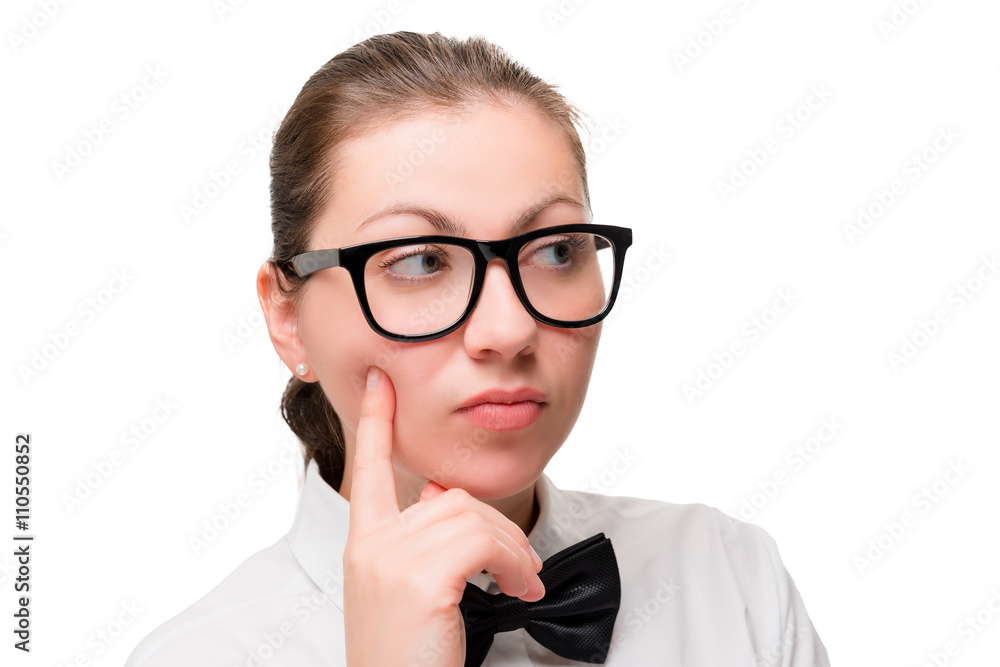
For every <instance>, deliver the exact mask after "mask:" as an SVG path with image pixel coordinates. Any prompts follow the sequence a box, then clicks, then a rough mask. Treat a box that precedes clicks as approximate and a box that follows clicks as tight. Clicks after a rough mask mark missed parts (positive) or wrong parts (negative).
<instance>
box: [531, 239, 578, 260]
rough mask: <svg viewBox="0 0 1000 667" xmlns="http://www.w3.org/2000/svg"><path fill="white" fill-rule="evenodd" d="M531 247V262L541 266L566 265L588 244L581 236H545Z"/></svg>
mask: <svg viewBox="0 0 1000 667" xmlns="http://www.w3.org/2000/svg"><path fill="white" fill-rule="evenodd" d="M539 243H540V245H536V246H535V247H533V248H530V249H529V252H530V257H529V263H530V264H535V265H539V266H556V267H558V266H566V265H567V264H570V263H571V262H572V261H573V260H574V258H575V255H576V254H577V253H578V252H579V251H581V250H582V249H583V248H584V247H586V245H587V241H586V240H585V239H584V238H582V237H581V236H561V237H558V238H556V237H545V238H543V239H539Z"/></svg>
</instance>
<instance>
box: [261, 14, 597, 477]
mask: <svg viewBox="0 0 1000 667" xmlns="http://www.w3.org/2000/svg"><path fill="white" fill-rule="evenodd" d="M476 102H486V103H491V104H495V105H498V106H502V107H505V108H510V109H513V110H520V109H524V108H527V109H533V110H535V111H537V112H539V113H540V114H541V115H542V116H543V117H545V118H548V119H549V120H551V121H553V122H554V123H555V124H556V126H557V127H559V128H561V129H562V131H563V132H564V133H565V136H566V139H567V140H568V142H569V146H570V149H571V151H572V153H573V157H574V160H575V162H576V164H577V166H578V168H579V177H580V180H581V182H582V186H583V192H584V196H585V199H586V204H587V207H588V208H589V207H590V194H589V191H588V189H587V165H586V156H585V154H584V150H583V145H582V143H581V141H580V137H579V135H578V134H577V131H576V127H575V124H580V123H581V121H582V120H587V121H589V119H587V118H586V117H585V116H583V114H581V113H580V112H579V111H578V110H577V109H576V108H575V107H574V106H573V105H572V104H570V103H569V102H568V101H567V100H566V99H565V98H564V97H563V96H562V95H561V94H560V93H558V92H557V91H556V87H555V86H554V85H551V84H549V83H546V82H545V81H543V80H541V79H540V78H539V77H537V76H535V75H534V74H532V73H531V72H530V71H529V70H528V69H527V68H525V67H523V66H522V65H520V64H518V63H516V62H514V61H513V60H512V59H511V58H510V57H509V56H508V55H507V54H506V52H504V51H503V50H502V49H501V48H500V47H498V46H496V45H495V44H492V43H490V42H489V41H487V40H486V39H485V38H483V37H481V36H478V35H476V36H473V37H470V38H468V39H465V40H459V39H456V38H453V37H445V36H443V35H441V33H437V32H435V33H433V34H422V33H416V32H406V31H401V32H395V33H391V34H383V35H375V36H373V37H371V38H369V39H366V40H365V41H363V42H360V43H358V44H355V45H354V46H352V47H350V48H349V49H347V50H346V51H343V52H342V53H340V54H338V55H336V56H334V57H333V58H332V59H331V60H330V61H329V62H328V63H326V64H325V65H323V67H321V68H320V69H319V71H317V72H316V73H315V74H313V75H312V76H311V77H310V78H309V80H308V81H306V83H305V85H304V86H303V87H302V90H301V91H300V92H299V94H298V96H297V97H296V98H295V101H294V102H293V103H292V106H291V108H290V109H289V110H288V113H287V114H286V115H285V118H284V120H283V121H282V122H281V126H280V127H279V128H278V130H277V132H276V133H275V136H274V147H273V149H272V150H271V163H270V164H271V231H272V233H273V234H274V248H273V251H272V253H271V257H270V258H269V260H268V261H270V262H271V263H272V264H274V265H276V267H278V268H279V269H280V271H278V272H277V274H278V280H277V281H276V283H277V289H278V291H279V292H280V293H281V295H282V297H283V298H285V299H287V301H288V303H289V304H290V305H291V306H292V307H293V308H298V306H299V304H300V303H301V296H302V285H303V284H304V282H305V281H304V279H303V278H299V277H298V276H297V275H296V274H295V273H294V272H292V271H289V270H287V269H286V268H285V266H284V263H285V262H287V261H288V260H289V259H291V258H292V257H294V256H295V255H297V254H299V253H302V252H306V251H307V250H310V248H309V239H310V237H311V235H312V231H313V229H314V228H315V224H316V220H317V218H318V216H319V213H320V212H321V211H322V210H323V208H324V206H325V205H326V203H327V202H328V201H329V200H330V198H331V197H332V196H333V195H334V193H333V192H332V191H331V190H332V188H331V183H333V181H334V179H335V178H336V175H337V173H338V170H339V169H340V168H341V166H340V163H339V159H338V157H339V156H338V153H337V149H338V148H339V147H340V145H341V144H342V143H343V142H345V141H347V140H349V139H352V138H355V137H358V136H360V135H363V134H365V133H367V132H371V131H373V130H375V129H377V128H378V127H381V126H384V125H386V124H388V123H391V122H394V121H399V120H403V119H406V118H409V117H413V116H415V115H418V114H420V113H425V112H428V111H432V110H461V109H464V108H466V107H468V106H470V105H472V104H474V103H476ZM282 277H283V278H284V281H283V280H282ZM283 282H287V286H286V285H285V284H283ZM281 415H282V417H284V419H285V421H286V422H287V423H288V426H289V427H290V428H291V429H292V431H293V432H294V433H295V435H296V436H298V438H299V440H301V441H302V445H303V447H304V454H305V462H306V465H308V464H309V461H310V460H311V459H315V460H316V463H317V464H318V466H319V472H320V474H321V475H322V477H323V479H324V480H326V482H327V484H329V485H330V486H331V487H333V488H334V489H337V490H339V489H340V484H341V481H342V480H343V476H344V437H343V430H342V427H341V424H340V418H339V417H338V416H337V413H336V411H335V410H334V409H333V406H332V405H331V404H330V401H329V399H328V398H327V397H326V394H325V393H324V392H323V389H322V387H321V386H320V384H319V383H318V382H303V381H302V380H300V379H298V378H297V377H296V376H295V375H292V378H291V379H290V380H289V381H288V386H287V387H286V388H285V393H284V395H283V396H282V398H281Z"/></svg>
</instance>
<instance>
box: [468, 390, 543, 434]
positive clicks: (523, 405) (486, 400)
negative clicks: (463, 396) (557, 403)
mask: <svg viewBox="0 0 1000 667" xmlns="http://www.w3.org/2000/svg"><path fill="white" fill-rule="evenodd" d="M544 401H545V394H543V393H541V392H540V391H537V390H535V389H531V388H529V387H522V388H519V389H514V390H505V389H488V390H486V391H484V392H482V393H479V394H476V395H475V396H473V397H472V398H470V399H468V400H467V401H466V402H465V403H463V404H462V406H461V407H460V408H458V410H457V411H456V412H458V413H459V414H460V415H462V416H463V417H465V418H466V419H468V420H469V421H471V422H472V423H474V424H476V425H477V426H480V427H481V428H485V429H487V430H490V431H513V430H517V429H522V428H527V427H528V426H531V425H532V424H534V423H535V422H536V421H537V420H538V418H539V416H541V413H542V406H543V405H544V404H545V403H544Z"/></svg>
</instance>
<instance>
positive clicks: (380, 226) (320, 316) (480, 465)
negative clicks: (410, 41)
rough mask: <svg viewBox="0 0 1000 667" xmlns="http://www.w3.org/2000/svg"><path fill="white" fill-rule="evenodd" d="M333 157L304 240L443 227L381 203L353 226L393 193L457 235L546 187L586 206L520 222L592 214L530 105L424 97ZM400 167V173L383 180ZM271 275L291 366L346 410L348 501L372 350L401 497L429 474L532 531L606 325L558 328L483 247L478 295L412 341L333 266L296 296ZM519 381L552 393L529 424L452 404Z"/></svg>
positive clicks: (360, 238) (548, 128) (559, 146)
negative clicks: (462, 318)
mask: <svg viewBox="0 0 1000 667" xmlns="http://www.w3.org/2000/svg"><path fill="white" fill-rule="evenodd" d="M442 137H443V138H442ZM421 146H422V147H423V151H422V152H419V151H420V148H419V147H421ZM428 146H432V148H428ZM418 152H419V153H418ZM341 156H342V159H343V169H342V170H341V171H340V175H339V177H338V178H337V179H336V180H335V182H334V183H333V193H334V196H332V197H331V198H330V199H331V200H330V201H329V203H328V205H327V207H326V208H325V210H323V211H322V214H321V216H320V218H319V220H318V224H317V226H316V228H315V230H314V232H313V236H312V239H311V242H310V245H309V248H310V249H311V250H315V249H324V248H339V247H343V246H347V245H352V244H356V243H362V242H366V241H374V240H379V239H386V238H394V237H399V236H408V235H412V234H434V233H442V232H438V231H437V230H436V229H435V228H434V227H433V226H432V225H431V223H430V222H428V221H427V220H425V219H424V218H422V217H419V216H417V215H414V214H402V215H392V216H389V217H383V218H379V219H377V220H374V221H371V222H369V223H367V224H366V225H364V226H363V227H361V228H360V229H358V225H359V224H360V222H361V221H362V220H364V219H365V218H366V217H368V216H369V215H371V214H373V213H374V212H376V211H378V210H380V209H383V208H385V207H386V206H388V205H390V204H394V203H399V202H406V203H415V204H419V205H422V206H426V207H428V208H433V209H436V210H439V211H442V212H444V213H446V214H448V215H449V216H450V217H452V218H453V219H455V220H457V221H458V222H459V223H460V224H462V225H463V226H464V228H465V231H464V233H461V234H458V235H460V236H465V237H469V238H476V239H498V238H507V237H509V236H512V235H513V233H512V232H511V225H512V222H513V220H514V218H515V217H516V215H517V214H519V213H520V212H521V211H522V210H524V209H525V208H527V207H530V206H531V205H532V204H534V203H536V202H538V201H540V200H543V199H545V198H547V197H549V196H551V195H554V194H558V195H562V196H565V197H567V198H571V199H573V200H575V201H577V202H579V204H580V205H574V204H571V203H565V202H560V203H554V204H551V205H550V206H548V207H547V208H545V209H544V210H543V211H541V213H539V214H538V216H537V217H536V218H535V219H534V221H533V222H532V223H531V224H529V225H528V226H527V227H526V228H525V229H524V231H528V230H532V229H536V228H539V227H548V226H553V225H559V224H568V223H577V222H589V221H590V219H591V212H590V210H589V208H587V207H586V204H585V201H586V200H585V198H584V193H583V187H582V183H581V180H580V175H579V173H578V170H577V169H576V165H575V162H574V160H573V156H572V152H571V150H570V147H569V144H568V142H567V141H566V139H565V138H564V136H563V134H562V132H561V130H560V129H559V128H558V126H556V125H555V124H553V123H551V122H550V121H548V120H547V119H544V118H543V117H542V116H540V115H539V114H538V113H537V112H535V111H533V110H528V109H521V110H511V109H507V108H501V107H497V106H492V105H488V104H477V105H474V106H472V107H470V109H469V110H467V111H464V112H462V113H454V112H450V113H446V114H443V113H431V112H427V113H425V114H422V115H420V116H417V117H415V118H412V119H408V120H405V121H401V122H395V123H393V124H390V125H389V126H388V127H382V128H379V130H378V131H376V132H371V133H368V134H365V135H362V136H361V137H359V138H357V139H355V140H352V141H350V142H348V143H346V144H344V145H343V146H342V152H341ZM401 164H409V165H410V166H411V167H412V173H410V170H409V169H406V168H404V169H401V168H400V165H401ZM400 174H406V175H405V177H401V178H398V179H387V175H397V176H398V175H400ZM273 280H274V275H273V272H272V267H271V265H270V264H269V263H267V262H265V263H264V265H263V266H261V268H260V271H259V272H258V276H257V291H258V297H259V299H260V303H261V307H262V309H263V310H264V313H265V317H266V319H267V324H268V331H269V333H270V336H271V341H272V343H273V344H274V348H275V350H276V351H277V353H278V355H279V356H280V357H281V359H282V360H283V361H284V363H285V364H286V365H287V366H288V367H289V369H294V368H295V366H296V365H297V364H299V363H302V362H305V363H306V364H307V366H308V368H309V371H308V373H307V374H306V375H305V376H297V377H300V378H301V379H302V380H304V381H306V382H319V383H320V385H321V386H322V387H323V391H324V392H325V393H326V396H327V397H328V398H329V400H330V402H331V403H332V405H333V406H334V408H335V409H336V411H337V414H338V415H339V416H340V418H341V422H342V424H343V428H344V437H345V445H346V464H345V473H344V480H343V483H342V485H341V488H340V491H339V492H340V494H341V495H342V496H343V497H344V498H346V499H348V500H351V491H352V486H353V475H354V470H355V464H356V463H357V462H356V461H355V453H356V451H357V438H358V427H359V423H360V421H361V412H362V398H363V395H364V390H365V379H366V377H367V375H368V369H369V367H370V366H373V365H375V366H378V367H380V368H381V369H382V370H383V371H384V372H385V374H386V375H387V376H388V378H389V380H390V382H388V383H385V382H383V384H385V385H386V386H387V387H388V391H390V392H392V396H391V397H390V398H389V399H386V400H387V401H394V410H392V411H391V417H390V418H391V461H392V470H393V475H394V481H395V491H396V501H397V503H398V508H399V509H400V510H404V509H406V508H408V507H410V506H411V505H413V504H414V503H416V502H418V501H419V500H420V499H421V493H422V491H423V492H424V494H425V495H424V498H427V497H428V492H427V490H426V489H425V487H428V486H431V487H433V488H434V489H435V491H434V493H439V492H440V491H441V490H443V489H452V488H455V487H459V488H461V489H464V490H465V491H466V492H468V494H470V495H471V496H472V497H474V498H476V499H478V500H479V501H481V502H482V503H485V504H487V505H489V506H491V507H492V508H494V509H495V510H497V511H498V512H499V513H501V514H502V515H503V516H505V517H507V519H509V520H510V521H511V522H513V524H515V525H516V526H517V527H518V528H520V529H521V531H523V533H524V534H525V535H527V534H528V533H529V532H530V531H531V529H532V527H533V526H534V523H535V521H536V519H537V512H538V508H537V503H536V502H535V494H534V491H535V483H536V480H537V479H538V477H539V476H540V475H541V473H542V471H543V470H544V468H545V466H546V464H547V463H548V462H549V460H550V459H551V458H552V456H553V455H555V453H556V451H558V449H559V447H560V446H562V444H563V442H564V441H565V439H566V437H567V436H568V435H569V433H570V431H571V429H572V427H573V425H574V423H575V422H576V419H577V417H578V415H579V413H580V410H581V408H582V406H583V402H584V399H585V396H586V391H587V387H588V384H589V381H590V375H591V371H592V369H593V364H594V358H595V355H596V352H597V345H598V342H599V339H600V331H601V325H600V324H597V325H594V326H591V327H587V328H583V329H562V328H557V327H552V326H548V325H545V324H542V323H540V322H537V321H536V320H535V319H534V318H532V317H531V316H530V315H529V314H528V313H527V312H526V311H525V310H524V307H523V306H522V305H521V303H520V301H519V300H518V298H517V295H516V294H515V293H514V290H513V287H512V285H511V283H510V278H509V276H508V274H507V272H506V269H505V266H504V264H503V262H502V261H500V260H494V261H492V262H490V264H489V266H488V268H487V271H486V281H485V284H484V286H483V291H482V294H481V295H480V298H479V302H478V305H477V307H476V309H475V311H474V312H473V313H472V315H471V316H470V318H469V319H468V320H467V321H466V322H465V323H464V324H463V326H462V327H461V328H459V329H458V330H456V331H454V332H452V333H451V334H449V335H447V336H444V337H442V338H438V339H436V340H432V341H426V342H422V343H397V342H393V341H390V340H388V339H385V338H383V337H381V336H380V335H378V334H377V333H375V332H374V331H373V330H372V329H371V328H370V327H369V325H368V324H367V322H366V321H365V319H364V315H363V314H362V311H361V307H360V305H359V304H358V300H357V296H356V294H355V292H354V288H353V285H352V283H351V281H350V277H349V275H348V273H347V271H345V270H344V269H342V268H330V269H326V270H322V271H319V272H317V273H316V274H313V275H312V276H311V277H310V278H309V280H308V281H307V283H306V285H305V294H304V298H303V300H302V303H301V307H300V308H299V309H298V310H295V309H293V308H291V306H290V305H289V304H286V303H283V302H281V301H280V300H279V299H278V298H277V296H276V293H275V292H274V291H273V290H272V287H271V285H272V281H273ZM293 372H294V371H293ZM522 386H528V387H533V388H535V389H538V390H540V391H542V392H543V393H544V394H545V395H546V399H545V403H544V405H543V407H542V412H541V416H540V417H539V419H538V420H537V421H536V422H535V423H533V424H532V425H530V426H529V427H527V428H524V429H519V430H512V431H491V430H486V429H483V428H481V427H479V426H477V425H475V424H473V423H472V422H470V421H468V420H467V419H466V418H465V417H463V416H461V415H460V414H459V413H457V412H456V410H457V409H458V408H459V406H460V405H461V404H462V403H463V402H464V401H465V400H467V399H468V398H469V397H471V396H473V395H474V394H478V393H479V392H481V391H483V390H486V389H488V388H493V387H501V388H505V389H510V388H516V387H522ZM428 481H432V482H433V483H434V484H436V485H439V486H440V487H441V488H440V489H437V487H434V486H433V485H428ZM352 505H353V503H352ZM353 509H354V508H353V507H352V511H353Z"/></svg>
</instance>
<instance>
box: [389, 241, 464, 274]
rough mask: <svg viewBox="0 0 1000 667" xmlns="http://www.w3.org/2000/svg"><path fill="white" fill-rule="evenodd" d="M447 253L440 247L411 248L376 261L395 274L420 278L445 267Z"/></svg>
mask: <svg viewBox="0 0 1000 667" xmlns="http://www.w3.org/2000/svg"><path fill="white" fill-rule="evenodd" d="M447 258H448V253H447V252H445V251H444V250H442V249H440V248H429V247H424V248H411V249H406V250H404V251H402V252H400V253H398V254H396V255H393V256H391V257H387V258H385V259H383V260H382V261H380V262H378V266H379V267H380V268H383V269H387V270H388V271H389V273H391V274H392V275H396V276H409V277H412V278H420V277H426V276H431V275H434V274H435V273H438V272H440V271H442V270H443V269H444V268H446V260H447Z"/></svg>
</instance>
